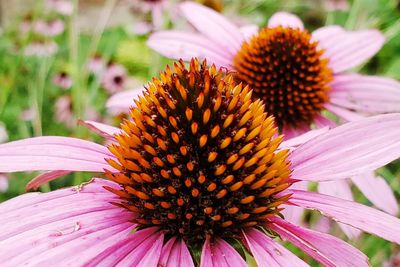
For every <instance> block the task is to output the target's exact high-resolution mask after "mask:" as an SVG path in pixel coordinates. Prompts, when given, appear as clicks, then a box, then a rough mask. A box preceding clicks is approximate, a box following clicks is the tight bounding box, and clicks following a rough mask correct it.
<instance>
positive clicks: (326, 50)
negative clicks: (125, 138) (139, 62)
mask: <svg viewBox="0 0 400 267" xmlns="http://www.w3.org/2000/svg"><path fill="white" fill-rule="evenodd" d="M180 11H181V14H182V15H183V16H184V17H185V18H186V19H187V20H188V21H189V22H190V23H191V24H192V25H193V26H194V28H195V29H196V31H194V32H193V31H190V30H186V31H182V30H168V31H159V32H156V33H153V34H152V35H151V36H150V38H149V40H148V45H149V46H150V47H151V48H153V49H154V50H156V51H157V52H159V53H161V54H162V55H164V56H167V57H170V58H175V59H179V58H182V59H184V60H190V58H192V57H199V58H206V59H207V61H208V62H209V63H210V64H215V65H216V66H219V67H226V68H227V70H230V71H233V72H235V75H234V76H235V79H237V80H238V81H240V82H243V83H244V84H247V85H250V87H251V88H252V89H253V92H254V93H253V99H262V100H263V101H264V103H265V108H266V111H267V112H268V113H269V114H271V115H274V116H275V118H276V123H277V125H278V126H279V128H280V131H281V132H282V133H284V134H285V136H286V137H288V136H295V135H298V134H301V133H304V132H306V131H308V130H310V126H314V125H315V126H317V127H325V126H330V127H331V126H334V125H335V124H336V123H335V122H333V121H331V120H330V119H329V118H327V117H325V114H324V112H323V111H325V110H327V111H330V112H332V113H334V114H336V115H337V116H338V117H340V118H341V119H343V120H345V121H353V120H357V119H360V118H361V117H365V116H369V115H373V114H381V113H390V112H400V105H398V103H399V101H400V83H399V82H397V81H395V80H391V79H388V78H383V77H377V76H365V75H356V74H351V73H346V72H345V71H347V70H349V69H351V68H353V67H355V66H357V65H360V64H361V63H364V62H365V61H366V60H367V59H369V58H371V57H372V56H373V55H375V54H376V53H377V52H378V51H379V49H380V48H381V47H382V45H383V44H384V41H385V40H384V36H383V35H382V34H381V33H380V32H379V31H377V30H359V31H346V30H345V29H343V28H342V27H340V26H326V27H322V28H320V29H317V30H315V31H313V32H309V31H308V30H307V29H305V27H304V25H303V23H302V21H301V20H300V19H299V18H298V17H297V16H295V15H293V14H289V13H285V12H278V13H275V14H274V15H273V16H272V17H271V18H270V19H269V21H268V24H267V25H266V26H265V27H262V28H260V29H259V28H258V27H257V26H255V25H247V26H244V27H241V28H239V27H237V26H236V25H235V24H234V23H232V22H231V21H229V20H228V19H227V18H225V17H224V16H223V15H222V14H219V13H217V12H215V11H214V10H211V9H209V8H206V7H204V6H201V5H199V4H197V3H193V2H189V1H188V2H184V3H182V4H180ZM372 95H379V98H375V97H371V96H372Z"/></svg>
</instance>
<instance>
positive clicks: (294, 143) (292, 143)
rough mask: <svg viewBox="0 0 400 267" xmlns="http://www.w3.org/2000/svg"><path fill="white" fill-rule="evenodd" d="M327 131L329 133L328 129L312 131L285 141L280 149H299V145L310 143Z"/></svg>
mask: <svg viewBox="0 0 400 267" xmlns="http://www.w3.org/2000/svg"><path fill="white" fill-rule="evenodd" d="M327 131H329V128H328V127H324V128H321V129H317V130H310V131H308V132H306V133H304V134H302V135H299V136H297V137H293V138H290V139H287V140H286V141H283V142H282V143H281V145H280V147H279V148H281V149H285V148H294V147H298V146H299V145H301V144H304V143H305V142H308V141H310V140H311V139H313V138H315V137H317V136H318V135H320V134H323V133H326V132H327Z"/></svg>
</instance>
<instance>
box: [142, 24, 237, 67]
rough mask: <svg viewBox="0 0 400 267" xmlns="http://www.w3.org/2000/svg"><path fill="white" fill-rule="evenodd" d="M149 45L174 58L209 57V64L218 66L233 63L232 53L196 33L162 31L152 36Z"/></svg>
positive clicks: (228, 65) (227, 65) (187, 59)
mask: <svg viewBox="0 0 400 267" xmlns="http://www.w3.org/2000/svg"><path fill="white" fill-rule="evenodd" d="M147 45H148V46H150V47H151V48H152V49H154V50H156V51H157V52H158V53H160V54H161V55H163V56H166V57H169V58H173V59H183V60H186V61H190V59H192V58H194V57H197V58H199V59H207V61H208V63H209V64H215V65H216V66H218V67H230V66H231V64H232V58H233V55H232V54H230V53H227V52H226V51H224V48H222V47H221V46H220V45H219V44H216V43H214V42H213V41H210V40H209V39H207V38H206V37H203V36H201V35H199V34H195V33H187V32H179V31H160V32H156V33H153V34H152V35H151V36H150V38H149V40H148V41H147Z"/></svg>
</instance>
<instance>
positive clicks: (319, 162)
mask: <svg viewBox="0 0 400 267" xmlns="http://www.w3.org/2000/svg"><path fill="white" fill-rule="evenodd" d="M361 137H362V138H361ZM399 156H400V114H387V115H379V116H375V117H369V118H365V119H363V120H358V121H354V122H349V123H346V124H344V125H342V126H339V127H336V128H334V129H332V130H330V131H329V132H327V133H325V134H321V135H319V136H317V137H316V138H314V139H312V140H310V141H308V142H307V143H304V144H303V145H300V146H299V147H298V148H296V149H295V150H293V152H292V153H291V155H290V156H289V160H290V161H291V163H292V170H293V173H292V177H293V179H297V180H308V181H328V180H335V179H344V178H347V177H351V176H352V175H356V174H359V173H364V172H366V171H370V170H375V169H377V168H379V167H381V166H383V165H385V164H387V163H389V162H391V161H393V160H395V159H397V158H398V157H399Z"/></svg>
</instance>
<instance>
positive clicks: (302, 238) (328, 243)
mask: <svg viewBox="0 0 400 267" xmlns="http://www.w3.org/2000/svg"><path fill="white" fill-rule="evenodd" d="M271 221H272V223H270V224H268V228H270V229H271V230H273V231H275V232H276V233H278V234H279V235H280V236H281V237H282V238H283V239H286V240H288V241H289V242H291V243H293V244H294V245H295V246H297V247H298V248H300V249H301V250H303V251H304V252H305V253H307V254H308V255H310V256H311V257H313V258H314V259H315V260H317V261H318V262H320V263H321V264H323V265H324V266H329V267H337V266H349V267H351V266H352V267H361V266H366V267H368V266H369V264H368V257H367V256H366V255H364V254H363V253H362V252H361V251H359V250H358V249H356V248H355V247H353V246H351V245H349V244H347V243H346V242H344V241H342V240H340V239H338V238H336V237H334V236H331V235H328V234H324V233H319V232H316V231H312V230H309V229H305V228H302V227H299V226H295V225H293V224H290V223H288V222H286V221H284V220H282V219H280V218H277V217H274V218H272V219H271Z"/></svg>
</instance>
